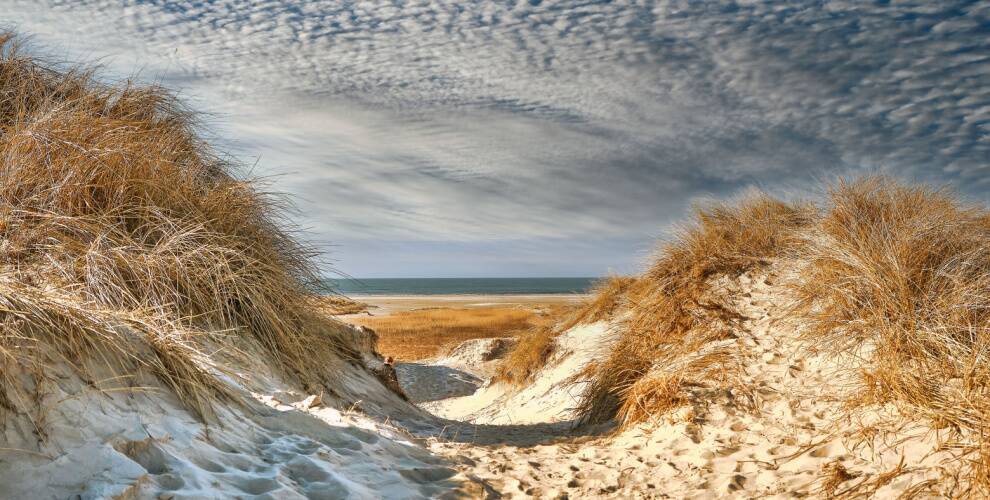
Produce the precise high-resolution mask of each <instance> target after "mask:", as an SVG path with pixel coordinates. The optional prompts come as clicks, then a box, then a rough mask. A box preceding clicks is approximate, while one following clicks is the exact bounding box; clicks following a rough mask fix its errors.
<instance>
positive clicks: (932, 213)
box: [794, 178, 990, 497]
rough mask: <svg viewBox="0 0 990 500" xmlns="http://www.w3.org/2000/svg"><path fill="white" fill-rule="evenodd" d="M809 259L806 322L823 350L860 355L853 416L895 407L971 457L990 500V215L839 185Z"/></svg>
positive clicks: (971, 488)
mask: <svg viewBox="0 0 990 500" xmlns="http://www.w3.org/2000/svg"><path fill="white" fill-rule="evenodd" d="M816 229H817V230H816V231H815V233H814V235H813V236H814V238H815V244H813V245H808V246H807V247H806V252H805V253H804V255H803V256H802V259H801V260H802V262H803V263H804V266H803V267H802V268H801V276H800V280H799V281H798V282H797V283H796V285H795V287H794V288H795V293H796V295H797V297H798V298H799V300H800V302H799V307H798V308H797V310H796V312H797V314H798V315H799V317H800V318H801V319H802V321H801V323H800V324H801V325H803V329H802V333H803V335H804V337H805V338H807V339H808V340H809V341H810V342H811V343H812V344H813V345H815V346H817V347H819V348H823V349H827V350H828V351H830V352H832V353H835V354H837V355H849V354H853V355H855V356H858V357H860V358H862V359H863V360H864V361H863V363H862V364H861V365H860V366H857V367H856V372H857V379H858V382H859V383H858V384H857V387H856V388H855V390H853V391H852V392H851V393H850V394H848V395H847V398H848V401H847V402H848V404H847V406H848V408H850V410H855V409H862V408H870V407H875V406H877V405H884V404H892V405H895V406H896V407H897V408H898V409H899V410H900V414H901V415H903V416H906V417H908V418H910V419H912V420H927V421H928V422H929V423H930V425H931V426H932V428H933V429H940V430H941V436H942V439H944V440H945V442H946V446H951V447H955V448H958V449H961V450H962V451H964V452H965V454H966V455H967V458H966V459H965V460H962V461H961V463H963V464H965V468H966V471H965V472H964V475H965V476H966V478H967V481H966V483H967V488H968V489H967V490H966V492H965V495H964V496H980V497H984V496H986V495H988V494H990V468H988V463H990V460H988V457H990V454H988V451H987V450H988V449H990V440H988V438H987V434H986V430H987V429H988V428H990V386H988V382H990V365H988V364H987V359H988V356H990V211H988V210H987V209H986V207H984V206H977V205H971V204H966V203H963V202H961V201H959V199H958V197H957V196H955V195H954V194H953V193H952V192H950V191H947V190H939V189H933V188H930V187H926V186H910V185H905V184H901V183H898V182H896V181H893V180H891V179H885V178H870V179H864V180H860V181H857V182H841V183H838V184H837V185H835V186H833V187H832V189H831V191H830V200H829V209H828V211H827V212H826V213H825V214H824V216H823V217H822V219H821V221H820V222H819V224H818V225H817V227H816Z"/></svg>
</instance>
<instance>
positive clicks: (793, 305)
mask: <svg viewBox="0 0 990 500" xmlns="http://www.w3.org/2000/svg"><path fill="white" fill-rule="evenodd" d="M988 243H990V212H988V211H987V210H986V209H985V208H984V207H982V206H972V205H968V204H966V203H963V202H961V201H959V200H958V199H957V198H956V197H955V196H954V195H953V194H952V193H951V192H947V191H941V190H937V189H932V188H928V187H925V186H911V185H904V184H901V183H899V182H897V181H895V180H892V179H887V178H866V179H861V180H857V181H853V182H838V183H836V184H835V185H832V186H831V187H830V188H829V190H828V196H827V198H826V199H825V200H824V201H823V202H822V203H821V204H820V205H814V204H805V203H793V204H792V203H785V202H782V201H778V200H774V199H772V198H770V197H767V196H765V195H762V194H758V193H757V194H752V195H750V196H747V197H745V198H743V199H741V200H740V201H738V202H736V203H730V204H717V205H709V206H706V207H701V208H699V210H698V216H697V220H696V221H695V222H694V223H693V224H692V225H689V226H685V227H684V228H683V229H682V230H681V232H680V233H679V234H678V236H677V237H676V238H674V239H672V240H671V241H670V242H668V243H667V244H666V245H665V246H664V247H662V248H661V249H660V251H659V252H658V255H657V258H656V261H655V263H654V266H653V267H652V268H651V269H650V270H649V271H647V272H646V273H644V274H643V275H642V276H639V277H636V278H635V280H632V281H630V280H629V279H616V280H613V282H611V283H607V284H606V285H604V286H603V288H602V292H601V294H600V295H599V297H598V299H597V300H596V301H595V302H593V303H589V304H588V307H587V308H586V309H585V310H584V311H582V312H580V313H579V314H578V316H576V317H575V318H571V319H570V320H568V321H565V322H563V323H562V324H563V325H564V326H565V327H566V328H562V329H556V330H554V329H551V330H550V332H551V333H550V334H549V335H547V334H546V332H536V333H535V335H542V336H543V337H549V339H550V340H549V341H547V340H538V341H537V340H527V339H526V338H523V339H521V341H520V343H519V347H517V351H519V350H527V349H530V350H534V351H536V354H534V353H532V352H530V353H527V352H514V353H512V354H510V355H509V362H508V363H507V364H506V366H508V367H510V368H512V369H511V370H510V373H509V374H507V375H506V374H505V373H503V377H502V378H501V379H500V380H501V381H499V379H496V380H495V381H493V382H492V383H491V384H489V385H487V386H485V387H483V388H482V389H481V390H479V391H478V392H477V393H475V394H474V395H471V396H466V397H461V398H456V399H451V400H447V401H439V402H435V403H430V407H431V408H432V409H433V410H434V411H436V412H437V413H439V414H441V415H444V416H447V417H450V418H466V419H468V420H474V421H476V422H478V423H503V422H512V423H515V424H520V423H527V422H558V423H559V424H571V425H573V424H578V423H584V424H585V425H588V424H589V423H596V422H597V423H607V422H615V421H617V422H618V425H619V427H618V428H617V429H616V430H615V432H614V433H613V434H612V435H610V436H607V437H599V438H593V437H588V438H585V439H581V440H574V439H571V440H569V441H562V442H556V443H554V442H545V443H543V444H542V445H539V446H533V447H513V446H503V447H499V448H478V447H470V446H467V445H464V444H460V443H445V442H442V441H437V442H435V443H434V445H433V449H434V450H436V451H438V452H442V453H461V454H464V455H466V456H468V457H470V458H471V459H472V460H473V462H471V465H463V466H462V469H464V470H465V471H466V472H470V473H472V474H474V475H476V476H477V477H480V478H482V479H484V480H486V481H488V482H489V483H490V484H491V485H492V487H494V488H496V489H500V490H502V491H509V492H518V493H520V494H523V493H528V494H531V495H549V496H551V497H552V496H556V495H559V494H562V493H564V494H568V495H569V496H571V497H572V498H573V497H582V498H583V497H594V496H617V497H628V498H633V497H645V498H667V497H671V498H682V497H701V498H705V497H707V498H715V497H722V496H732V497H742V498H764V497H781V498H783V497H793V496H795V495H796V496H809V495H810V496H814V497H822V498H872V497H876V498H888V497H900V496H903V497H922V498H928V497H952V498H967V497H968V498H973V497H986V496H987V494H988V493H990V492H988V490H987V488H988V484H990V481H988V472H987V464H988V463H990V459H988V454H987V453H988V452H987V449H988V444H987V441H986V438H985V436H986V433H985V426H986V424H987V415H988V412H987V410H988V407H987V402H988V399H987V398H988V396H987V394H988V391H987V381H988V377H987V375H988V370H990V368H987V364H986V362H985V360H986V355H987V354H988V352H987V349H988V340H990V336H988V334H990V332H988V317H987V314H988V313H987V311H988V308H987V303H986V302H987V301H988V300H990V261H988V260H987V259H988V258H990V244H988ZM596 303H597V306H596V305H595V304H596ZM574 325H576V326H574ZM547 343H549V344H550V348H549V349H546V348H545V347H544V346H545V345H546V344H547ZM526 360H529V361H526ZM527 362H529V363H533V364H532V365H531V366H526V363H527ZM523 408H526V410H525V411H521V410H522V409H523ZM559 424H558V425H559ZM586 434H587V433H586Z"/></svg>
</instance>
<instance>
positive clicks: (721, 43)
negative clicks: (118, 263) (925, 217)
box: [0, 0, 990, 275]
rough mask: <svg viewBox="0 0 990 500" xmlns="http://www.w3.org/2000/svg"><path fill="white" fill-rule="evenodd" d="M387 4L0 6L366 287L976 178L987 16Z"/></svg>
mask: <svg viewBox="0 0 990 500" xmlns="http://www.w3.org/2000/svg"><path fill="white" fill-rule="evenodd" d="M383 4H384V2H323V1H303V0H285V1H274V0H270V1H257V2H240V1H233V0H214V1H204V2H165V1H163V0H159V1H155V0H142V1H138V0H128V1H120V0H113V1H111V0H83V1H76V2H61V1H36V0H31V1H26V0H0V7H2V8H3V12H4V15H3V18H2V19H3V21H5V22H7V23H9V24H11V25H14V26H16V27H18V28H19V29H20V30H22V31H26V32H29V33H33V34H35V35H36V42H38V44H39V45H41V46H44V47H46V48H49V49H52V48H54V49H61V50H65V51H68V52H72V53H73V55H79V54H82V55H83V56H85V57H89V58H97V57H109V59H108V61H109V63H110V65H111V67H112V68H114V69H115V70H116V71H118V72H123V73H127V72H131V71H134V70H136V69H143V70H144V71H143V74H144V75H145V76H147V77H155V76H159V75H160V76H161V77H162V78H163V79H165V80H166V81H167V82H169V83H170V84H174V85H178V86H180V87H182V88H184V89H185V92H186V93H187V94H189V95H190V97H191V98H193V99H194V100H196V101H197V102H198V103H199V104H201V105H203V106H205V107H207V108H208V109H209V110H210V111H213V112H216V113H219V115H220V117H221V119H220V120H219V121H218V122H219V123H220V124H221V125H220V132H221V133H222V135H223V136H224V137H227V138H230V139H231V140H232V141H234V143H235V144H234V146H235V149H236V151H238V152H240V153H242V154H244V155H247V156H260V161H259V165H258V171H259V172H260V173H265V174H284V175H280V176H279V177H277V178H276V181H275V182H276V186H277V187H278V188H279V189H282V190H285V191H288V192H290V193H292V194H294V195H297V196H298V200H299V201H298V205H299V207H300V209H301V213H302V214H303V216H302V220H301V221H300V222H301V223H302V224H303V225H305V226H308V227H310V228H311V229H312V231H313V233H314V234H315V235H317V238H318V239H320V240H327V241H334V242H337V243H338V246H337V247H335V248H334V249H333V252H334V254H335V255H336V256H337V265H338V267H340V268H341V269H343V270H345V271H348V272H351V273H352V274H357V275H371V274H375V275H389V274H405V275H408V274H415V273H417V272H423V273H437V272H449V269H453V268H457V269H463V270H464V273H465V274H483V273H485V272H486V270H488V269H493V268H491V267H490V266H492V265H493V264H492V260H491V259H489V258H488V257H486V256H487V255H489V253H487V252H489V251H491V252H495V253H498V252H501V253H502V254H503V255H501V258H502V262H503V264H500V265H499V267H498V269H497V270H492V271H491V272H492V273H498V274H501V275H506V274H514V271H513V269H515V270H517V271H516V272H518V273H527V274H529V273H532V272H535V273H536V274H539V271H533V269H534V268H536V267H539V266H537V265H535V264H534V263H539V265H544V266H546V267H545V269H552V270H554V271H553V273H554V274H558V273H565V274H586V273H599V272H602V271H603V270H605V269H606V268H608V267H609V266H614V267H618V268H620V269H623V268H628V266H629V263H630V262H632V261H634V260H636V259H638V258H639V256H640V255H641V254H642V252H643V250H644V249H645V248H646V247H648V245H649V242H650V241H651V239H652V238H653V237H654V236H656V235H659V234H660V233H661V232H662V230H663V229H664V228H665V226H666V225H667V224H668V223H669V222H670V221H671V220H675V219H677V218H679V217H680V216H681V215H682V214H683V210H684V208H685V207H686V206H687V204H688V203H689V202H690V200H692V199H694V198H696V197H698V196H703V195H708V194H712V195H724V194H730V193H733V192H735V191H737V190H739V189H741V188H743V187H746V186H749V185H753V184H757V185H761V186H764V187H767V188H770V189H785V188H786V189H801V187H802V186H804V185H807V183H808V182H809V181H811V180H813V179H817V178H821V177H827V176H830V175H833V174H835V173H840V172H855V171H861V170H869V171H882V172H890V173H896V174H898V175H904V176H908V177H912V178H918V179H921V180H929V181H935V182H948V183H953V184H955V185H957V186H958V187H959V188H960V189H962V190H964V191H967V192H969V193H970V194H973V195H976V196H980V197H984V196H985V193H986V190H987V188H988V183H990V175H987V173H988V172H987V168H988V166H990V164H988V161H987V159H988V158H990V84H988V83H987V82H988V81H990V6H988V5H987V4H986V3H985V2H962V1H957V2H951V1H946V2H937V3H936V2H910V1H899V2H875V3H867V2H860V1H848V2H846V1H830V2H824V3H821V2H778V1H774V2H769V1H768V2H757V1H748V2H725V3H715V2H686V1H684V2H679V1H656V2H652V1H633V0H628V1H614V2H597V1H587V2H570V1H560V2H552V1H543V2H540V1H536V0H531V1H528V2H459V1H457V2H455V1H449V2H444V1H438V0H437V1H427V2H396V3H394V4H388V5H383ZM375 242H377V243H375ZM582 242H590V243H593V244H587V243H582ZM620 243H621V246H625V247H626V248H627V249H626V250H625V251H622V250H620V249H619V247H620ZM444 245H447V246H444ZM409 251H418V252H423V256H424V258H423V259H419V258H417V259H410V258H408V255H405V253H407V252H409ZM576 252H582V253H576ZM541 254H545V255H551V256H553V255H558V256H560V257H561V260H558V261H555V262H554V263H553V264H549V263H547V262H544V261H543V260H542V259H540V258H538V257H537V256H538V255H541ZM431 256H433V257H436V258H435V259H434V260H433V261H432V262H433V263H432V264H431V263H430V262H429V259H430V258H431ZM568 262H569V263H570V264H568ZM505 263H512V264H505ZM416 266H421V267H420V268H419V269H418V270H416V271H414V272H412V273H410V272H409V269H410V268H411V267H416ZM472 266H474V267H472ZM472 268H473V269H477V271H476V272H474V273H472V272H469V270H470V269H472ZM445 270H448V271H445Z"/></svg>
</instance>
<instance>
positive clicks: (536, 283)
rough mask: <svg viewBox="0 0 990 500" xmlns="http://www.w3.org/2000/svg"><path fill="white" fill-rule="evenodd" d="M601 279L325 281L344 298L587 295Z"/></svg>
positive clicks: (325, 283)
mask: <svg viewBox="0 0 990 500" xmlns="http://www.w3.org/2000/svg"><path fill="white" fill-rule="evenodd" d="M599 279H600V278H366V279H357V278H346V279H345V278H341V279H327V280H324V281H323V287H324V288H325V289H326V290H335V291H337V292H339V293H343V294H344V295H550V294H568V293H585V292H587V291H588V289H589V288H591V287H592V286H593V285H594V284H595V283H596V282H597V281H598V280H599Z"/></svg>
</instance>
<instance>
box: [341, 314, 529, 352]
mask: <svg viewBox="0 0 990 500" xmlns="http://www.w3.org/2000/svg"><path fill="white" fill-rule="evenodd" d="M349 321H351V322H353V323H355V324H358V325H362V326H367V327H369V328H371V329H372V330H374V331H375V333H376V334H378V337H379V340H378V350H379V352H381V353H382V354H383V355H385V356H395V357H396V358H397V359H402V360H416V359H425V358H430V357H434V356H437V355H439V354H442V353H443V351H444V350H445V349H447V348H450V347H454V346H456V345H457V344H459V343H461V342H463V341H465V340H471V339H480V338H492V337H513V336H516V335H519V334H521V333H523V332H525V331H527V330H529V329H531V328H534V326H535V325H537V324H539V322H540V321H541V320H540V317H539V316H538V315H537V314H536V313H535V312H534V310H533V308H530V307H470V308H445V307H430V308H424V309H413V310H410V311H398V312H395V313H392V314H389V315H387V316H369V317H359V318H351V319H350V320H349Z"/></svg>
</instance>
